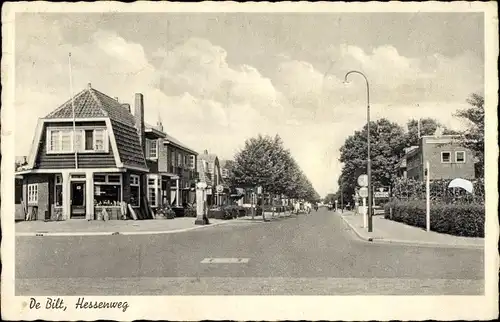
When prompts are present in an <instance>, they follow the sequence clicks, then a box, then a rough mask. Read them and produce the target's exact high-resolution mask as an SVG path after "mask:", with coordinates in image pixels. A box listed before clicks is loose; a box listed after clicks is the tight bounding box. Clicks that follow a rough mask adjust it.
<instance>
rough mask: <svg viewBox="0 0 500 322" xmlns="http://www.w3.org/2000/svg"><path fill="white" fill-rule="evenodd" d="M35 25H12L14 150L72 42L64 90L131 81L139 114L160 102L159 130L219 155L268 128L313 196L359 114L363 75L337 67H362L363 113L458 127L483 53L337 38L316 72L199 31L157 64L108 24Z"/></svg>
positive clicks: (123, 96)
mask: <svg viewBox="0 0 500 322" xmlns="http://www.w3.org/2000/svg"><path fill="white" fill-rule="evenodd" d="M34 21H35V20H34ZM43 25H44V21H42V20H40V19H38V20H37V22H33V23H32V24H30V25H29V26H27V27H26V28H28V29H26V31H23V32H22V33H23V34H26V35H30V36H29V37H21V38H19V41H16V45H17V48H16V50H17V52H16V59H17V61H16V64H17V65H16V85H17V86H16V102H15V105H16V113H17V115H16V121H17V123H16V124H17V128H16V140H17V142H18V144H17V145H16V149H17V150H16V154H18V155H22V154H27V151H28V150H29V145H30V144H31V140H32V136H28V135H24V132H25V130H26V129H28V128H29V129H33V128H34V125H35V124H36V118H38V117H42V116H44V115H46V114H48V113H49V112H50V111H51V110H53V109H55V108H56V107H58V106H59V105H60V104H62V103H63V102H64V101H65V100H66V99H68V98H69V86H68V52H71V53H72V59H73V71H74V72H73V80H74V87H75V92H76V91H79V90H81V89H82V88H83V87H84V86H86V83H87V82H92V84H93V87H95V88H97V89H98V90H101V91H103V92H104V93H106V94H108V95H110V96H118V97H119V98H120V100H122V101H127V102H131V103H132V102H133V95H134V93H136V92H142V93H143V94H144V97H145V105H146V119H147V121H148V122H150V123H156V119H157V115H158V113H160V114H161V117H162V120H163V123H164V126H165V129H166V130H167V131H168V132H169V133H170V134H172V135H173V136H175V137H177V138H178V139H179V140H181V141H182V142H184V143H185V144H187V145H188V146H190V147H192V148H194V149H196V150H198V151H202V150H204V149H208V150H210V151H212V152H214V153H217V154H219V155H220V156H221V157H223V158H228V157H231V156H232V155H233V154H234V152H235V151H236V150H237V149H238V148H241V147H242V145H243V143H244V140H245V139H246V138H249V137H251V136H254V135H256V134H257V133H263V134H270V135H274V134H276V133H279V134H280V135H281V136H282V138H283V139H284V141H285V144H286V146H287V147H289V148H290V150H291V151H292V153H293V155H294V156H295V158H296V159H297V161H298V163H299V164H300V166H301V167H302V168H303V170H304V172H305V173H306V175H307V176H308V177H309V178H310V180H311V182H312V183H313V185H314V186H315V187H316V189H317V190H318V192H319V193H320V194H323V195H324V194H326V193H327V192H330V191H333V190H335V189H336V187H337V185H336V181H337V179H336V176H337V175H338V173H339V170H340V164H339V163H338V149H339V148H340V146H341V145H342V143H343V142H344V140H345V138H346V137H347V136H348V135H351V134H352V133H353V132H354V131H355V130H356V129H358V128H360V127H361V126H363V125H364V124H365V122H366V88H365V85H364V82H363V80H362V79H361V78H354V76H353V78H352V79H351V82H352V84H351V85H350V86H348V87H346V86H345V85H344V84H343V83H342V81H343V77H344V74H345V72H346V71H348V70H351V69H359V70H362V71H365V72H366V73H367V75H368V76H369V79H370V85H371V94H372V119H377V118H380V117H388V118H389V119H390V120H393V121H397V122H399V123H401V124H403V123H405V121H406V120H407V119H408V118H410V117H434V118H437V119H438V120H439V121H441V122H443V123H445V124H446V125H448V126H452V127H457V126H459V125H460V124H458V123H457V121H456V120H453V118H451V117H450V115H451V114H452V113H453V112H454V111H455V110H456V109H457V108H462V107H464V106H465V104H466V103H465V102H464V100H465V98H466V97H467V95H468V94H469V93H470V92H473V91H476V90H480V89H481V88H482V82H483V79H482V69H479V68H480V67H481V66H482V64H481V63H480V62H479V60H478V59H477V58H476V57H475V56H474V55H473V54H471V53H464V54H463V55H461V56H458V57H443V56H439V55H431V56H429V57H425V58H422V59H417V58H408V57H404V56H402V55H401V54H400V53H399V52H398V51H397V49H396V48H394V47H392V46H390V45H387V46H382V47H379V48H376V49H374V50H373V51H372V52H366V51H364V50H362V49H361V48H358V47H355V46H337V47H335V48H334V49H335V50H333V51H331V52H332V57H331V58H332V60H333V61H334V64H333V66H332V69H331V71H330V72H329V74H328V75H327V76H326V77H324V73H325V71H320V70H317V69H316V68H315V67H314V66H313V65H312V64H311V63H310V62H307V61H300V60H293V59H292V58H290V57H288V56H286V57H285V56H282V57H281V58H280V59H281V63H279V64H278V65H277V66H276V73H275V74H273V75H272V76H267V77H266V76H264V75H263V73H262V72H261V71H259V70H258V69H256V68H255V67H253V66H249V65H239V66H231V65H230V64H229V63H228V61H227V56H228V53H227V52H226V51H225V50H224V49H223V48H221V47H219V46H216V45H214V44H212V43H210V42H209V41H207V40H205V39H199V38H191V39H188V40H187V41H186V42H185V43H182V44H180V45H178V46H175V47H174V48H172V49H171V50H165V49H162V48H160V49H158V50H157V51H156V52H155V53H154V56H155V58H156V59H160V60H161V61H162V63H161V65H160V66H159V67H156V66H154V65H152V63H150V62H149V61H148V59H147V55H146V53H145V51H144V48H143V47H142V46H141V45H140V44H138V43H133V42H130V41H128V40H127V39H124V38H123V37H120V36H119V35H118V34H117V33H115V32H112V31H103V30H100V31H97V32H95V33H94V34H93V36H92V37H90V38H89V40H88V42H87V43H83V44H81V45H78V46H73V45H71V44H69V43H68V42H65V41H64V39H63V37H62V33H61V29H60V28H62V27H61V26H60V25H58V24H57V23H56V24H52V25H51V26H50V29H47V28H48V27H47V26H43ZM40 30H44V32H43V33H41V32H40ZM45 30H50V31H51V34H50V36H48V34H47V33H46V32H45ZM417 104H418V105H419V107H418V108H417V107H416V106H417Z"/></svg>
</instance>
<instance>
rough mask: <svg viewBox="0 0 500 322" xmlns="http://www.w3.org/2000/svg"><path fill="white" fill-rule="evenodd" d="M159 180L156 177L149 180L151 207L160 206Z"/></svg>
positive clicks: (149, 201)
mask: <svg viewBox="0 0 500 322" xmlns="http://www.w3.org/2000/svg"><path fill="white" fill-rule="evenodd" d="M158 188H159V187H158V179H157V178H156V177H150V178H148V203H149V205H150V206H151V207H157V206H158V198H159V196H158V193H159V189H158Z"/></svg>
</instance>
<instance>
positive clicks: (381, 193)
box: [373, 187, 390, 198]
mask: <svg viewBox="0 0 500 322" xmlns="http://www.w3.org/2000/svg"><path fill="white" fill-rule="evenodd" d="M389 196H390V193H389V189H388V188H386V187H380V188H378V189H377V191H374V193H373V197H375V198H389Z"/></svg>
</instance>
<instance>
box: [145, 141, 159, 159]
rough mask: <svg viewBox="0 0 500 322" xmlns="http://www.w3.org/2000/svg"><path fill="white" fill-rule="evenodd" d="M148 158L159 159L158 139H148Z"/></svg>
mask: <svg viewBox="0 0 500 322" xmlns="http://www.w3.org/2000/svg"><path fill="white" fill-rule="evenodd" d="M153 148H154V149H153ZM152 151H154V155H152V154H151V152H152ZM146 158H147V159H149V160H158V140H156V139H154V140H153V139H146Z"/></svg>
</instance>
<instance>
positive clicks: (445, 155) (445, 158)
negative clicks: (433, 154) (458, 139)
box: [441, 152, 451, 163]
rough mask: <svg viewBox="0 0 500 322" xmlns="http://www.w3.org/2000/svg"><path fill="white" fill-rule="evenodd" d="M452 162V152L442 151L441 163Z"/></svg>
mask: <svg viewBox="0 0 500 322" xmlns="http://www.w3.org/2000/svg"><path fill="white" fill-rule="evenodd" d="M450 162H451V153H450V152H441V163H450Z"/></svg>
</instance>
